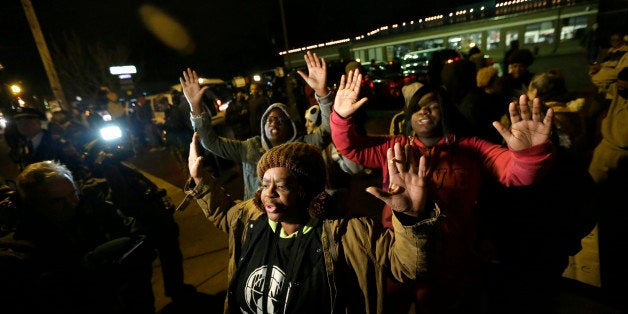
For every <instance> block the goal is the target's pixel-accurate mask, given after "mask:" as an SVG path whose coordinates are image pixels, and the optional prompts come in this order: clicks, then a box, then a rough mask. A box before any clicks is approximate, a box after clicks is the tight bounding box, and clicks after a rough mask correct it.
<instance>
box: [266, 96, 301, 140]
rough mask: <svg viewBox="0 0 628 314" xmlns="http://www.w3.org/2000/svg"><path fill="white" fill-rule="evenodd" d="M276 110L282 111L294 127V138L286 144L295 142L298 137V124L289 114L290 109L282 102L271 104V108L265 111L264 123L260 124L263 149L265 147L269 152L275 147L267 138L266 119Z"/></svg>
mask: <svg viewBox="0 0 628 314" xmlns="http://www.w3.org/2000/svg"><path fill="white" fill-rule="evenodd" d="M275 108H277V109H279V110H281V111H282V112H283V113H284V114H285V115H286V117H287V118H288V120H290V125H292V137H291V138H290V139H288V140H287V141H286V143H291V142H294V141H295V140H296V138H297V135H298V128H297V124H296V123H295V122H294V118H293V117H292V116H291V115H290V112H288V107H287V106H286V105H284V104H282V103H280V102H276V103H274V104H271V105H270V106H268V109H266V111H264V114H263V115H262V121H261V124H260V136H261V138H262V147H264V149H265V150H269V149H271V148H272V147H273V146H272V144H271V143H270V140H269V139H268V138H267V137H266V132H264V128H265V127H266V119H267V118H268V113H269V112H270V111H271V110H273V109H275Z"/></svg>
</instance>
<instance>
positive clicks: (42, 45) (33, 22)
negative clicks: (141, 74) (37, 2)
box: [21, 0, 68, 108]
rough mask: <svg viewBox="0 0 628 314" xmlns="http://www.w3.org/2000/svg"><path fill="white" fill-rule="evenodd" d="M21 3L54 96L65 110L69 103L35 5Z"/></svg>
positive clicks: (27, 2)
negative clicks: (40, 25)
mask: <svg viewBox="0 0 628 314" xmlns="http://www.w3.org/2000/svg"><path fill="white" fill-rule="evenodd" d="M21 1H22V7H23V8H24V13H25V14H26V19H27V20H28V24H29V25H30V27H31V31H32V32H33V37H34V38H35V44H36V45H37V50H39V56H41V61H42V62H43V64H44V68H45V69H46V74H47V75H48V81H50V88H51V89H52V94H53V95H54V97H55V98H56V100H57V101H59V102H61V104H60V105H61V107H62V108H65V107H66V106H67V104H68V103H67V102H66V101H65V96H64V95H63V89H61V83H60V82H59V77H58V76H57V71H56V70H55V66H54V63H53V62H52V58H51V57H50V51H48V45H47V44H46V39H44V35H43V34H42V33H41V28H40V27H39V21H38V20H37V15H35V9H34V8H33V4H32V3H31V0H21Z"/></svg>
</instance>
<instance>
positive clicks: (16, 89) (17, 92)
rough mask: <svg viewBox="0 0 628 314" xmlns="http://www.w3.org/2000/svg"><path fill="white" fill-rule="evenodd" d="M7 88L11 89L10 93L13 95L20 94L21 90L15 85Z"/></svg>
mask: <svg viewBox="0 0 628 314" xmlns="http://www.w3.org/2000/svg"><path fill="white" fill-rule="evenodd" d="M9 88H10V89H11V93H13V95H19V94H20V93H21V92H22V88H21V87H20V85H17V84H13V85H11V86H9Z"/></svg>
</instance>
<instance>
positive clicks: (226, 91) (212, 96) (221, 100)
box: [172, 77, 235, 126]
mask: <svg viewBox="0 0 628 314" xmlns="http://www.w3.org/2000/svg"><path fill="white" fill-rule="evenodd" d="M198 81H199V83H200V84H201V86H208V87H209V88H208V89H207V91H205V96H206V99H205V100H204V101H205V104H206V105H207V109H208V110H209V112H210V113H211V115H212V125H214V126H221V125H224V124H225V112H226V111H227V108H229V104H230V103H231V101H233V98H234V97H235V89H234V88H233V86H232V85H231V84H230V83H227V82H226V81H224V80H222V79H219V78H205V77H200V78H199V79H198ZM172 89H174V90H176V91H178V92H182V89H181V84H176V85H173V86H172Z"/></svg>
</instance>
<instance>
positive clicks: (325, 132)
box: [190, 92, 334, 200]
mask: <svg viewBox="0 0 628 314" xmlns="http://www.w3.org/2000/svg"><path fill="white" fill-rule="evenodd" d="M316 100H317V101H318V103H319V106H320V108H321V120H322V122H321V125H320V127H319V128H318V129H317V130H316V132H314V133H311V134H299V133H298V129H299V128H298V127H297V125H296V123H295V118H294V117H292V116H291V115H290V113H289V111H288V108H287V107H286V105H284V104H282V103H274V104H272V105H270V106H269V107H268V109H266V111H264V114H263V115H262V120H261V128H260V135H256V136H253V137H251V138H248V139H246V140H243V141H241V140H236V139H232V138H226V137H222V136H218V134H217V133H216V131H215V130H214V129H213V127H212V125H211V116H210V114H209V113H208V112H207V111H205V112H203V113H202V114H200V115H191V116H190V121H191V122H192V127H193V128H194V131H196V132H198V136H199V139H200V142H201V145H203V147H204V148H205V149H207V150H208V151H210V152H211V153H213V154H215V155H217V156H219V157H221V158H224V159H228V160H233V161H239V162H241V163H242V176H243V179H244V199H245V200H246V199H249V198H252V197H253V196H254V195H255V192H256V191H257V189H258V188H259V187H260V182H259V180H258V179H257V161H258V160H259V159H260V158H261V157H262V155H263V154H264V153H265V152H266V151H267V150H269V149H271V148H272V144H271V143H270V141H269V140H268V138H266V135H265V132H264V126H265V125H266V118H267V116H268V113H269V112H270V111H271V110H273V109H275V108H278V109H281V111H283V113H284V114H285V115H286V116H287V117H288V118H289V119H290V122H291V124H292V134H293V135H292V137H291V138H290V139H289V140H288V141H287V142H286V143H288V142H305V143H308V144H313V145H316V146H317V147H318V148H320V149H321V150H323V149H325V148H326V147H327V145H329V143H331V129H330V126H329V116H330V114H331V106H332V104H333V101H334V94H333V93H331V92H330V93H329V94H327V96H325V97H320V98H319V97H316Z"/></svg>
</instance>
